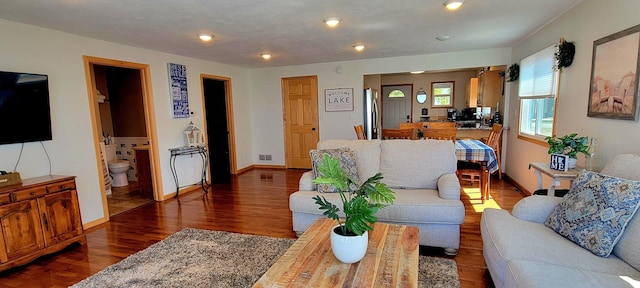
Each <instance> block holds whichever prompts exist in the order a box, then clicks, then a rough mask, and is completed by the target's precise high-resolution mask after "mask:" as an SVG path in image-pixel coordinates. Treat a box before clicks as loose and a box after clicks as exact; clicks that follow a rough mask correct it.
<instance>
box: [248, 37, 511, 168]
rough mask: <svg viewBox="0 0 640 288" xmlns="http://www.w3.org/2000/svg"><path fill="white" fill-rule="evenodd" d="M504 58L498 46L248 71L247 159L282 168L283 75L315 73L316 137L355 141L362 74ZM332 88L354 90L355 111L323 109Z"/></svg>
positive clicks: (506, 50)
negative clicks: (264, 157)
mask: <svg viewBox="0 0 640 288" xmlns="http://www.w3.org/2000/svg"><path fill="white" fill-rule="evenodd" d="M509 59H511V49H510V48H501V49H488V50H476V51H465V52H455V53H441V54H429V55H420V56H407V57H394V58H383V59H370V60H358V61H346V62H333V63H322V64H310V65H300V66H287V67H275V68H263V69H253V70H251V71H250V75H251V82H252V86H253V87H254V88H253V90H252V93H251V106H252V108H251V115H252V119H251V121H252V127H253V130H252V134H253V139H254V142H253V151H254V155H251V158H252V159H253V162H254V163H265V162H264V161H259V160H258V154H271V155H273V158H272V159H273V161H272V162H269V164H273V165H284V164H285V158H284V136H283V135H284V132H283V121H282V89H281V87H280V81H281V79H282V78H284V77H294V76H309V75H317V76H318V110H319V111H318V112H319V120H320V139H321V140H324V139H355V138H356V136H355V132H354V130H353V126H354V125H358V124H362V117H363V113H362V101H363V100H362V88H364V84H363V81H364V75H371V74H386V73H398V72H407V71H417V70H427V71H439V70H449V69H462V68H472V67H485V66H497V65H507V64H508V63H509V61H510V60H509ZM337 66H341V67H342V70H343V71H342V73H341V74H338V73H336V72H335V68H336V67H337ZM331 88H353V89H354V110H353V111H344V112H326V111H324V89H331ZM417 89H419V88H417ZM444 115H446V114H444Z"/></svg>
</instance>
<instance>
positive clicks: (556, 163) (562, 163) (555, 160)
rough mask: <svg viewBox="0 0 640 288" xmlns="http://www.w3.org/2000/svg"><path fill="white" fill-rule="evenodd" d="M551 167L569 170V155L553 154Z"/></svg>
mask: <svg viewBox="0 0 640 288" xmlns="http://www.w3.org/2000/svg"><path fill="white" fill-rule="evenodd" d="M549 168H551V169H553V170H559V171H567V170H569V156H567V155H563V154H551V164H550V167H549Z"/></svg>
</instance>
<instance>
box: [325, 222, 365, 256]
mask: <svg viewBox="0 0 640 288" xmlns="http://www.w3.org/2000/svg"><path fill="white" fill-rule="evenodd" d="M339 226H340V225H336V226H333V228H332V229H331V250H332V251H333V255H335V256H336V258H338V260H340V262H342V263H347V264H351V263H356V262H358V261H360V260H361V259H362V258H363V257H364V255H365V254H366V253H367V245H368V244H369V233H368V232H367V231H365V232H364V233H363V234H362V235H361V236H342V235H340V234H338V233H336V231H335V230H336V228H338V227H339ZM338 229H340V228H338Z"/></svg>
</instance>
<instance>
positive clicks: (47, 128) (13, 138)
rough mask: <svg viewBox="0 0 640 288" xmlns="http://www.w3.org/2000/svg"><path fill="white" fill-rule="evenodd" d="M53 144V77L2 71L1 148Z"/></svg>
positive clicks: (0, 107)
mask: <svg viewBox="0 0 640 288" xmlns="http://www.w3.org/2000/svg"><path fill="white" fill-rule="evenodd" d="M45 140H52V135H51V109H50V108H49V77H48V76H47V75H42V74H31V73H16V72H3V71H0V144H10V143H24V142H36V141H45Z"/></svg>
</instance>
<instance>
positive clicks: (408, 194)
mask: <svg viewBox="0 0 640 288" xmlns="http://www.w3.org/2000/svg"><path fill="white" fill-rule="evenodd" d="M338 148H348V149H350V150H352V151H353V152H354V154H355V158H356V159H355V162H356V168H357V173H358V176H359V179H360V180H361V181H364V180H366V179H367V178H369V177H370V176H373V175H375V174H376V173H378V172H381V173H382V175H383V177H384V179H383V180H382V181H383V182H384V183H386V184H387V185H388V187H390V188H391V189H392V190H393V191H394V192H395V196H396V200H395V202H394V204H392V205H390V206H388V207H385V208H384V209H382V210H380V211H378V213H377V214H376V216H377V217H378V220H379V221H381V222H385V223H396V224H403V225H411V226H416V227H418V228H419V229H420V241H419V242H420V245H424V246H433V247H442V248H445V253H448V254H451V255H455V254H456V253H457V251H458V249H459V247H460V225H461V224H462V223H463V222H464V216H465V210H464V205H463V203H462V201H461V200H460V183H459V182H458V178H457V177H456V174H455V171H456V164H457V159H456V156H455V145H454V144H453V142H452V141H445V140H325V141H321V142H319V143H318V145H317V150H326V149H338ZM314 178H315V176H314V172H313V171H308V172H305V173H304V174H303V175H302V177H301V178H300V181H299V191H297V192H295V193H293V194H291V195H290V197H289V208H290V210H291V212H292V217H293V230H294V231H295V232H296V233H297V234H301V233H302V232H304V231H305V230H306V229H307V228H308V227H309V226H310V225H311V224H312V223H313V222H314V221H315V220H316V219H317V218H319V217H325V216H323V215H322V212H323V211H322V210H320V209H319V208H318V205H317V204H315V201H314V200H313V199H312V197H314V196H316V195H318V194H321V195H322V196H325V198H326V199H327V200H329V201H330V202H332V203H334V204H336V205H339V204H340V198H339V194H338V193H320V192H318V191H317V187H316V185H314V184H313V183H312V182H311V181H312V180H313V179H314ZM339 206H341V205H339Z"/></svg>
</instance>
